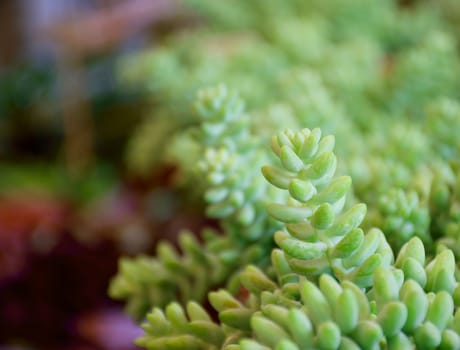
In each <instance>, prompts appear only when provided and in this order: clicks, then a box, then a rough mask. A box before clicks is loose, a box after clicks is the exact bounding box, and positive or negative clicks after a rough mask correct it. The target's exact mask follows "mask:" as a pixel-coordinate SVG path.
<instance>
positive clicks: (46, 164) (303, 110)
mask: <svg viewBox="0 0 460 350" xmlns="http://www.w3.org/2000/svg"><path fill="white" fill-rule="evenodd" d="M459 23H460V5H459V3H458V1H456V0H439V1H434V0H433V1H431V0H419V1H399V2H398V1H391V0H384V1H367V0H331V1H321V0H310V1H301V0H291V1H284V0H270V1H267V0H254V1H245V0H226V1H224V2H217V1H214V0H183V1H179V0H177V1H172V0H169V1H168V0H155V1H142V0H136V1H121V0H105V1H103V0H85V1H72V0H66V1H60V2H56V1H52V0H40V1H37V0H35V1H34V0H22V1H14V0H4V1H2V2H1V3H0V53H1V54H0V300H1V301H0V310H1V311H0V320H1V321H2V322H1V323H2V324H5V325H7V326H5V327H0V344H5V346H21V347H23V348H27V349H109V348H110V349H115V348H119V349H130V348H131V345H130V344H131V340H132V339H134V337H135V336H136V335H138V333H137V332H138V331H137V328H132V327H131V326H130V322H131V321H129V320H128V319H127V318H124V316H122V314H121V306H120V305H119V304H117V303H115V302H113V301H110V300H109V299H108V298H107V297H106V291H107V286H108V281H109V278H110V277H111V276H113V275H114V274H115V272H116V264H117V259H118V257H119V256H120V255H134V254H137V253H152V252H153V251H154V249H155V246H156V243H157V242H158V241H159V240H160V239H163V238H166V239H169V240H171V241H175V237H176V236H177V234H178V232H179V231H180V230H181V229H182V228H190V229H192V230H194V231H195V232H198V231H199V230H198V229H199V228H201V227H202V226H203V225H205V224H207V225H211V226H213V225H214V226H215V223H214V222H212V221H210V220H209V219H207V218H205V217H204V214H203V213H204V203H203V201H202V199H201V194H202V193H201V192H202V188H199V187H200V186H196V187H197V188H194V189H190V187H191V186H189V187H187V186H188V185H190V184H191V183H194V181H196V174H194V170H193V168H194V166H196V163H197V161H198V160H199V159H198V158H197V157H198V156H199V154H200V153H199V152H198V151H197V150H196V149H194V148H193V145H194V142H193V141H192V139H193V137H192V136H191V135H190V130H193V127H194V126H196V125H198V123H199V118H198V116H197V115H196V114H193V113H191V112H190V104H191V103H192V101H193V99H194V97H195V94H196V91H197V90H198V89H200V88H202V87H205V86H208V85H213V84H216V83H221V82H225V83H226V84H227V85H228V86H229V87H230V88H231V89H237V90H238V91H239V92H240V94H241V96H242V97H243V98H244V100H245V101H247V106H246V108H247V110H249V111H251V116H252V118H251V120H250V122H249V123H250V128H251V129H252V130H257V134H259V135H262V136H263V137H268V136H269V135H270V134H271V133H272V132H273V130H277V129H279V128H280V127H294V128H298V127H303V126H308V127H316V126H320V127H321V128H322V129H323V131H324V132H325V133H334V134H335V135H336V137H337V144H338V145H339V146H338V147H336V149H337V153H338V154H339V155H340V156H342V155H346V157H345V158H344V159H346V161H345V162H344V164H339V166H340V167H342V168H346V169H348V170H349V172H351V174H352V176H353V179H354V183H355V189H354V191H355V194H354V196H356V198H357V199H359V200H363V201H365V202H367V203H370V204H371V205H372V204H374V206H373V208H375V210H374V211H372V210H371V215H370V219H369V223H367V224H368V225H369V226H370V225H372V224H378V225H379V226H385V227H387V229H388V230H389V231H390V232H393V231H398V229H399V228H400V227H401V225H405V224H407V222H409V223H410V224H413V226H414V227H415V229H413V230H408V231H407V232H406V233H407V235H408V236H410V235H419V236H421V237H422V238H426V231H427V227H428V226H429V225H431V227H432V228H433V227H434V229H433V231H436V232H437V231H443V232H444V231H445V230H448V228H449V229H452V227H453V225H454V226H455V225H456V224H457V221H456V217H453V215H452V217H441V218H440V219H439V222H434V223H428V222H427V221H426V219H425V217H426V213H427V212H428V211H429V210H433V208H432V206H431V202H430V201H432V200H435V199H433V198H431V199H430V198H427V193H426V191H424V189H425V188H426V181H427V180H426V178H432V177H435V178H436V179H437V180H436V181H437V182H435V183H434V185H436V186H439V187H440V188H444V189H446V191H447V192H448V193H450V196H447V197H449V198H448V199H445V205H446V206H449V205H450V206H451V207H455V205H456V200H457V199H456V187H455V177H454V176H453V175H452V170H450V169H447V170H446V169H444V168H443V167H442V166H440V167H439V169H438V174H433V172H431V171H427V172H425V171H424V170H425V168H426V167H427V162H431V161H432V159H433V158H432V155H433V154H440V159H442V161H452V160H453V159H455V158H456V157H457V156H458V152H459V151H460V150H459V148H458V147H457V145H458V142H457V138H456V134H455V131H456V130H458V125H459V124H460V113H459V111H460V107H459V106H460V105H459V98H460V95H459V94H460V79H459V77H460V61H459V57H458V43H459V39H460V25H459ZM266 106H268V107H266ZM370 115H372V118H369V116H370ZM377 120H378V123H377V122H376V121H377ZM414 122H415V123H414ZM446 124H449V125H453V126H457V128H455V127H452V128H450V129H449V128H446V127H445V125H446ZM383 129H384V130H386V131H385V133H382V132H381V130H383ZM351 133H353V137H350V135H351ZM363 145H366V147H363ZM401 150H404V152H401ZM184 155H185V156H184ZM435 158H436V157H435ZM431 166H432V164H431ZM383 168H385V169H388V171H389V172H390V175H388V173H387V172H382V169H383ZM446 174H447V175H446ZM438 178H439V179H438ZM375 184H378V186H375ZM434 185H433V186H434ZM395 188H397V190H396V189H395ZM386 190H388V193H387V194H386V195H382V193H383V192H384V191H386ZM390 190H391V191H390ZM404 191H405V192H404ZM449 191H450V192H449ZM389 198H390V199H391V198H397V200H398V201H397V203H398V205H399V207H398V208H393V207H391V206H389V205H388V203H389V201H390V202H391V201H392V199H391V200H390V199H389ZM443 203H444V202H443ZM401 208H402V209H401ZM400 211H404V215H403V219H404V220H406V221H404V220H403V221H402V222H401V218H400V217H399V216H398V215H399V214H398V213H400ZM395 213H396V214H395ZM395 217H396V218H395ZM398 220H399V221H398ZM409 226H410V225H409ZM406 227H407V225H406ZM447 227H448V228H447ZM393 239H394V241H395V242H396V243H395V244H401V243H402V242H401V241H400V240H401V237H393ZM404 239H405V238H404ZM449 242H450V241H449ZM449 242H448V243H449ZM449 244H451V245H455V244H456V243H455V242H454V243H452V242H450V243H449ZM94 310H96V311H94ZM31 315H32V316H31ZM96 325H97V326H96ZM101 325H102V326H101ZM104 327H106V328H104ZM111 327H112V328H111ZM116 327H120V328H119V329H126V333H125V336H120V339H119V340H118V343H116V341H117V340H116V339H115V340H114V339H112V338H113V337H112V335H113V334H114V332H116V331H115V329H116ZM130 327H131V328H130ZM28 330H31V331H28ZM110 341H112V342H110Z"/></svg>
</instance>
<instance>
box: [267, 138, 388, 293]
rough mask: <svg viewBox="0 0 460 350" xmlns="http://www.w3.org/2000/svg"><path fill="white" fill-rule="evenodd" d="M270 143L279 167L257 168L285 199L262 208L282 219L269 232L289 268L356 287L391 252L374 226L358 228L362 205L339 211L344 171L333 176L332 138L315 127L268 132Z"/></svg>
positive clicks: (346, 185) (345, 187)
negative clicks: (277, 228) (279, 227)
mask: <svg viewBox="0 0 460 350" xmlns="http://www.w3.org/2000/svg"><path fill="white" fill-rule="evenodd" d="M271 146H272V149H273V151H274V153H275V154H276V155H277V157H278V158H279V161H280V162H279V166H277V167H275V166H271V165H267V166H264V167H263V168H262V172H263V174H264V176H265V178H266V179H267V180H268V181H269V182H270V183H271V184H272V185H274V186H276V187H278V188H280V189H283V190H287V191H289V198H288V201H287V203H273V204H270V205H269V206H268V208H267V209H268V212H269V213H270V215H271V216H273V217H274V218H276V219H278V220H280V221H282V222H284V223H285V229H284V230H281V231H278V232H277V233H276V234H275V241H276V243H277V244H278V246H279V247H280V248H281V249H282V251H283V252H284V255H285V257H286V260H287V262H288V264H289V266H290V268H292V270H293V271H295V272H297V273H299V274H302V275H304V276H305V277H308V278H310V279H312V278H315V276H316V277H317V276H320V275H321V274H323V273H332V274H333V275H334V276H335V277H336V278H338V279H339V280H350V281H353V282H354V283H355V284H356V285H358V286H359V287H361V288H366V287H369V286H371V284H372V274H373V272H374V271H375V269H376V268H377V267H378V266H389V265H391V264H392V262H393V253H392V250H391V248H390V246H389V245H388V243H387V241H386V239H385V236H384V234H383V233H382V232H381V231H380V230H379V229H377V228H374V229H371V230H370V231H369V232H368V233H367V234H364V232H363V230H362V229H361V228H360V227H359V226H360V224H361V222H362V221H363V219H364V217H365V215H366V205H365V204H363V203H358V204H355V205H353V206H352V207H350V208H348V209H346V210H344V206H345V204H346V196H347V192H348V191H349V189H350V187H351V178H350V177H349V176H334V174H335V172H336V167H337V160H336V157H335V155H334V153H333V148H334V137H333V136H325V137H322V138H321V131H320V129H313V130H310V129H303V130H301V131H299V132H293V131H291V130H286V131H284V132H280V133H279V134H277V135H275V136H273V138H272V140H271Z"/></svg>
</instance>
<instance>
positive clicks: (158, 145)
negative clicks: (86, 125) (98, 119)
mask: <svg viewBox="0 0 460 350" xmlns="http://www.w3.org/2000/svg"><path fill="white" fill-rule="evenodd" d="M448 2H449V1H442V2H440V4H435V3H434V2H432V1H412V2H409V3H410V4H409V5H408V4H406V2H404V3H405V4H404V5H401V4H400V3H398V2H397V1H394V0H383V1H377V0H375V1H374V0H372V1H364V0H358V1H356V0H333V1H327V2H325V1H319V0H309V1H284V0H267V1H260V0H256V1H250V2H248V1H246V0H229V1H226V2H216V1H213V0H200V1H195V0H187V1H186V3H187V5H188V6H190V8H191V9H193V10H194V11H195V12H196V13H197V14H199V15H200V16H201V18H202V19H203V20H204V21H205V22H206V26H203V27H201V28H200V29H198V30H196V31H192V32H191V33H187V34H182V35H177V36H172V37H170V38H168V39H167V40H165V42H164V43H162V44H161V45H160V46H158V47H157V48H156V49H155V50H154V51H153V52H149V53H147V54H145V55H143V56H142V57H136V58H134V60H135V62H133V61H129V60H128V61H126V65H122V67H124V68H122V70H121V72H122V75H123V76H124V80H125V81H126V82H127V83H128V85H129V84H135V85H141V86H143V87H144V88H145V89H146V90H147V91H148V93H149V96H150V98H151V100H152V104H153V106H154V108H153V110H152V113H151V117H150V118H146V120H145V122H144V123H142V124H141V125H140V126H139V129H138V131H137V132H136V133H135V135H134V136H133V138H132V140H131V143H130V146H129V147H128V152H127V154H128V156H127V159H128V166H130V168H131V169H132V170H133V171H138V172H146V173H148V171H149V170H150V169H152V167H154V166H157V165H158V164H161V163H162V162H172V163H173V164H174V165H175V166H176V167H177V169H178V174H177V177H176V180H177V182H176V184H175V185H176V186H180V187H182V189H185V190H186V192H187V193H190V194H194V195H195V198H201V200H202V201H203V202H204V203H205V207H206V210H205V213H204V215H206V216H207V217H209V218H212V219H214V220H216V223H217V227H215V228H213V229H209V228H205V229H203V230H202V232H200V233H192V232H184V233H182V234H181V235H180V237H179V239H178V243H177V246H178V247H177V248H176V247H175V246H174V244H173V243H167V242H161V243H160V244H159V245H158V246H157V252H156V255H155V256H154V257H147V256H143V257H137V258H123V259H122V260H121V261H120V268H119V272H118V274H117V275H116V276H115V277H114V279H113V280H112V283H111V285H110V288H109V293H110V295H111V296H112V297H114V298H116V299H120V300H124V301H125V302H126V306H127V312H128V313H130V314H131V315H132V316H134V317H135V318H136V319H137V320H138V321H139V322H140V323H141V324H142V326H141V327H142V328H143V329H144V335H143V336H142V337H140V338H139V339H138V340H136V343H137V345H138V346H140V347H142V348H146V349H226V350H240V349H241V350H247V349H255V350H258V349H261V350H265V349H275V350H290V349H293V350H294V349H412V348H416V349H460V312H459V311H458V307H459V305H460V287H459V283H458V278H459V276H460V273H459V272H460V271H459V270H458V267H457V265H458V264H457V263H458V259H459V257H460V238H459V237H460V229H459V228H460V221H459V218H460V215H459V213H460V211H459V208H460V207H459V198H460V197H459V194H460V192H459V185H460V180H459V179H460V175H459V165H458V156H459V152H460V146H459V145H460V143H459V141H458V135H459V133H460V107H459V106H460V104H459V103H460V102H459V101H460V95H459V91H460V89H459V87H460V85H459V82H460V60H459V54H458V45H459V42H458V35H456V33H455V31H456V29H457V28H454V27H455V23H454V22H455V21H452V19H451V18H450V16H448V17H449V18H450V22H446V21H444V18H443V16H444V15H446V13H445V12H443V11H445V8H446V7H445V6H446V4H447V3H448ZM444 3H445V4H444ZM221 82H225V85H222V84H220V83H221ZM218 84H219V85H218ZM209 86H211V87H209ZM236 89H237V90H238V91H239V92H240V94H237V93H236V92H235V91H236ZM243 97H244V99H243ZM191 104H192V105H193V108H192V110H191V109H190V105H191Z"/></svg>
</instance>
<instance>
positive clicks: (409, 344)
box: [137, 129, 460, 350]
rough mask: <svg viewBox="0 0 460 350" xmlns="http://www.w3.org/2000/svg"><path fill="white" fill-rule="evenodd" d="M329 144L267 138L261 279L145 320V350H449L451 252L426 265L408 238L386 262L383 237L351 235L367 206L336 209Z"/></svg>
mask: <svg viewBox="0 0 460 350" xmlns="http://www.w3.org/2000/svg"><path fill="white" fill-rule="evenodd" d="M333 144H334V139H333V138H332V137H330V136H326V137H324V138H321V135H320V130H319V129H314V130H308V129H304V130H302V131H299V132H293V131H290V130H286V131H284V132H282V133H280V134H278V135H276V136H275V137H274V138H273V139H272V148H273V150H274V152H275V154H276V155H277V156H278V157H279V161H280V162H279V165H278V166H277V167H275V166H265V167H263V170H262V172H263V174H264V176H265V177H266V178H267V179H268V180H269V182H270V183H272V184H274V185H276V186H277V187H279V188H281V189H286V190H288V191H289V194H290V198H289V199H288V201H287V202H286V203H277V204H270V205H268V208H267V210H268V211H269V213H270V214H271V215H272V216H273V217H275V218H277V219H278V220H281V221H283V222H284V223H285V229H284V230H280V231H278V232H277V233H276V234H275V238H274V239H275V241H276V244H277V245H278V248H274V249H273V250H272V252H271V265H270V267H269V268H268V269H267V270H266V271H263V270H262V269H260V268H259V267H257V266H254V265H248V266H247V267H246V268H245V269H244V270H243V271H242V272H241V273H240V274H239V281H240V283H241V285H242V289H241V290H240V292H239V293H238V294H237V295H234V294H232V293H230V292H229V291H228V290H226V289H220V290H217V291H213V292H210V293H209V295H208V299H209V302H210V304H211V306H212V307H213V309H214V310H215V312H217V318H218V321H214V320H213V317H212V316H211V314H210V312H209V310H205V309H204V308H203V307H202V306H200V305H199V304H198V303H196V302H193V301H190V302H189V303H188V304H187V305H186V306H185V307H183V306H180V305H179V304H178V303H171V304H169V305H168V306H167V307H166V309H165V311H163V310H161V309H160V308H154V310H153V311H152V312H151V313H149V314H148V315H147V320H146V322H145V323H144V325H143V329H144V330H145V335H144V336H143V337H141V338H139V339H138V340H137V344H138V345H139V346H141V347H144V348H147V349H225V350H259V349H260V350H267V349H274V350H307V349H324V350H330V349H331V350H335V349H411V348H417V349H459V348H460V336H459V331H460V312H457V308H458V305H459V304H460V285H459V283H458V281H457V280H456V277H455V273H456V265H455V258H454V254H453V252H452V251H451V250H449V249H447V248H446V247H443V246H439V248H438V252H437V254H436V256H435V257H434V258H431V259H430V258H429V257H427V256H426V254H425V249H424V245H423V243H422V241H421V240H420V238H418V237H414V238H412V239H411V240H410V241H408V242H407V243H406V244H405V245H404V246H403V247H402V248H401V250H400V252H399V253H398V255H397V257H396V260H395V259H394V256H393V253H392V250H391V249H390V247H389V245H388V243H387V241H386V238H385V236H384V234H383V233H382V232H381V231H380V230H379V229H377V228H374V229H371V230H370V231H369V232H368V233H367V234H364V232H363V231H362V230H361V229H360V228H359V225H360V223H361V221H362V220H363V218H364V215H365V206H364V205H363V204H355V205H354V206H351V207H350V208H348V209H346V210H345V209H344V208H345V204H346V203H345V199H346V194H347V191H348V190H349V188H350V186H351V181H350V179H349V178H348V177H346V176H342V177H334V173H335V167H336V159H335V156H334V154H333V152H332V149H333Z"/></svg>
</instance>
